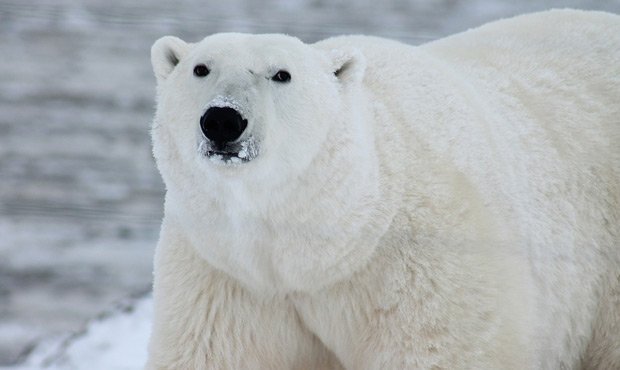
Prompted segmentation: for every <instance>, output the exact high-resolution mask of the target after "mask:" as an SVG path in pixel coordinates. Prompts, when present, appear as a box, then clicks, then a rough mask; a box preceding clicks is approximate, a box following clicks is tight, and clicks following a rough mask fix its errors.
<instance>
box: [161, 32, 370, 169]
mask: <svg viewBox="0 0 620 370" xmlns="http://www.w3.org/2000/svg"><path fill="white" fill-rule="evenodd" d="M151 60H152V64H153V69H154V72H155V76H156V78H157V84H158V109H157V114H156V118H155V124H154V129H155V132H154V133H155V135H154V139H155V141H154V145H155V154H156V156H157V157H159V156H166V157H168V156H170V155H175V156H178V157H177V158H178V160H180V161H181V162H177V161H175V162H176V163H175V166H179V165H182V164H189V165H190V166H191V167H192V168H193V170H194V171H195V170H196V168H195V166H196V165H197V163H196V162H197V161H198V164H199V166H200V169H201V170H202V171H205V172H206V173H208V174H209V175H210V176H219V175H223V174H231V173H232V174H234V176H235V177H238V176H243V175H245V174H247V173H249V172H253V174H252V175H254V176H256V174H257V173H258V172H260V173H263V174H266V175H268V177H269V178H270V179H274V178H280V179H281V180H285V179H284V177H290V176H295V175H296V172H300V171H304V169H305V168H306V166H307V165H308V164H309V163H310V162H311V161H312V159H313V158H315V157H316V155H317V152H318V151H320V150H321V147H322V146H323V144H324V143H325V141H326V136H327V135H329V134H330V131H332V130H334V129H335V130H338V127H334V126H335V124H344V123H346V122H341V120H340V117H345V116H346V112H345V110H346V108H345V107H343V102H342V95H343V89H344V88H345V85H347V84H354V83H357V82H359V80H360V79H361V76H362V73H363V69H364V62H363V60H362V59H361V57H360V55H359V53H356V52H351V51H334V52H332V53H325V52H323V51H320V50H317V49H315V48H313V47H311V46H309V45H306V44H304V43H302V42H301V41H299V40H298V39H296V38H293V37H289V36H284V35H246V34H217V35H213V36H210V37H207V38H205V39H204V40H203V41H201V42H199V43H196V44H188V43H186V42H184V41H182V40H180V39H178V38H176V37H171V36H166V37H163V38H161V39H159V40H158V41H157V42H155V44H154V45H153V47H152V52H151ZM159 130H162V131H165V132H162V133H161V135H160V133H159V132H158V131H159ZM331 133H332V134H333V132H331ZM162 135H163V136H165V137H166V138H165V140H159V139H163V138H161V137H160V136H162ZM158 160H159V158H158ZM159 164H160V165H161V163H159ZM164 176H165V175H164ZM254 180H257V179H256V178H254Z"/></svg>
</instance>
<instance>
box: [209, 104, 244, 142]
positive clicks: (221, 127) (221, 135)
mask: <svg viewBox="0 0 620 370" xmlns="http://www.w3.org/2000/svg"><path fill="white" fill-rule="evenodd" d="M247 126H248V121H247V120H245V119H243V117H242V116H241V114H239V112H237V111H236V110H234V109H233V108H229V107H211V108H209V109H207V111H206V112H205V114H203V115H202V117H201V118H200V129H201V130H202V133H203V134H204V135H205V136H206V137H207V139H209V140H211V141H213V142H214V143H215V144H216V145H223V144H226V143H229V142H232V141H235V140H237V139H238V138H239V137H240V136H241V134H242V133H243V130H245V128H246V127H247Z"/></svg>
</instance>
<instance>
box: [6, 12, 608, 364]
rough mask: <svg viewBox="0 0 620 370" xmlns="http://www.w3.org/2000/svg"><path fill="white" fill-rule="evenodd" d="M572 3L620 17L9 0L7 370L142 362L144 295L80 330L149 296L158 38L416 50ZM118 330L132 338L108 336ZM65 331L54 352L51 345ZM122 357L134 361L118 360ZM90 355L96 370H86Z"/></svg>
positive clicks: (156, 189) (156, 197)
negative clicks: (349, 43)
mask: <svg viewBox="0 0 620 370" xmlns="http://www.w3.org/2000/svg"><path fill="white" fill-rule="evenodd" d="M147 4H148V5H147ZM567 6H568V7H578V8H585V9H602V10H609V11H613V12H616V13H620V0H608V1H601V0H573V1H564V2H559V1H541V0H522V1H505V2H501V1H492V0H468V1H465V0H463V1H459V0H434V1H433V0H388V1H376V0H362V1H353V0H349V1H344V0H340V1H323V0H294V1H291V0H288V1H287V0H269V1H262V2H261V1H239V0H229V1H217V2H216V1H213V2H205V1H198V0H186V1H178V2H167V1H164V0H157V1H150V2H148V3H147V2H138V1H123V0H89V1H78V0H29V1H23V0H1V1H0V51H1V52H2V56H3V57H2V58H0V366H2V365H5V366H9V365H11V364H14V363H16V362H17V361H18V360H19V359H20V354H24V353H26V352H27V351H28V350H29V349H31V348H32V347H33V345H34V344H35V343H38V342H40V341H41V340H44V342H43V343H44V344H43V347H42V346H39V347H37V349H36V350H35V351H34V354H33V355H31V357H30V358H29V359H28V362H27V363H28V364H29V366H30V367H31V368H38V367H40V366H42V365H43V364H49V365H50V366H51V365H54V366H56V367H57V368H59V369H60V368H63V369H70V368H83V369H84V368H89V369H93V367H92V364H93V363H101V364H105V365H106V367H105V368H106V369H121V368H136V367H137V365H136V366H133V365H135V364H138V363H139V362H140V361H141V359H142V357H141V356H143V348H144V341H145V338H146V335H147V331H148V325H147V324H148V317H149V316H148V312H149V311H148V310H149V309H148V307H149V306H148V302H149V301H148V300H146V301H145V302H147V303H144V304H143V305H141V304H139V305H137V306H136V307H135V311H133V313H129V314H128V313H117V314H113V315H111V316H110V318H109V319H107V320H104V321H103V323H105V324H101V323H98V322H95V323H93V324H91V325H90V326H89V330H86V331H84V325H85V322H86V320H87V319H89V318H92V317H96V316H97V315H98V314H99V313H101V312H105V311H109V310H110V309H112V307H114V303H115V302H125V301H124V300H125V299H126V298H127V297H131V296H135V295H136V294H139V293H141V292H147V291H148V290H149V287H150V281H151V258H152V252H153V247H154V244H155V241H156V238H157V231H158V223H159V220H160V217H161V204H162V197H163V186H162V183H161V181H160V179H159V176H158V174H157V172H156V170H155V167H154V165H153V162H152V159H151V155H150V146H149V140H148V129H149V121H150V118H151V115H152V113H153V89H154V79H153V78H152V75H151V67H150V62H149V48H150V45H151V44H152V42H153V41H154V40H156V39H157V38H158V37H160V36H162V35H165V34H174V35H177V36H181V37H183V38H185V39H187V40H190V41H192V40H198V39H200V38H201V37H203V36H205V35H207V34H210V33H213V32H219V31H245V32H285V33H289V34H292V35H296V36H299V37H300V38H302V39H303V40H305V41H308V42H311V41H315V40H318V39H321V38H324V37H327V36H330V35H335V34H342V33H366V34H375V35H380V36H386V37H392V38H396V39H400V40H403V41H406V42H409V43H413V44H419V43H423V42H425V41H428V40H432V39H435V38H438V37H441V36H444V35H447V34H450V33H453V32H457V31H460V30H464V29H467V28H469V27H473V26H476V25H479V24H481V23H484V22H486V21H488V20H491V19H496V18H500V17H506V16H510V15H514V14H519V13H524V12H528V11H534V10H542V9H547V8H551V7H567ZM124 305H125V306H124V307H126V309H125V311H127V310H131V308H132V307H133V303H124ZM99 324H101V325H99ZM132 325H135V326H132ZM106 327H107V329H106ZM95 328H99V329H95ZM97 330H101V331H99V332H97ZM106 330H107V331H106ZM72 332H79V333H81V334H80V335H76V336H73V335H71V334H70V333H72ZM115 332H117V333H119V334H118V337H119V338H121V339H122V340H123V342H119V341H117V342H114V343H111V342H110V340H111V337H110V336H108V337H107V339H105V335H100V334H101V333H107V334H108V335H109V334H110V333H115ZM97 333H100V334H97ZM120 333H122V334H120ZM134 334H135V336H134ZM65 336H68V338H70V339H68V340H66V341H60V342H62V343H63V344H62V345H59V346H58V347H54V345H56V344H58V343H60V342H59V340H58V339H49V338H65ZM46 338H47V340H46ZM98 338H99V339H98ZM101 338H104V339H101ZM121 339H119V340H121ZM106 340H107V341H108V342H106ZM125 340H128V341H130V342H131V343H128V342H124V341H125ZM50 343H51V344H50ZM54 343H56V344H54ZM46 346H47V347H46ZM50 346H51V347H54V348H56V349H55V350H52V351H51V352H45V351H44V349H45V348H48V349H49V348H50ZM42 348H43V349H42ZM114 348H125V349H132V351H130V352H129V353H132V354H134V357H132V359H133V360H136V361H134V362H131V363H129V362H126V363H125V365H126V366H129V367H121V364H120V363H118V362H117V363H113V361H114V356H116V352H114ZM54 351H56V352H54ZM42 353H43V355H42ZM45 353H47V354H45ZM50 353H51V354H50ZM84 354H88V356H86V357H84V356H83V355H84ZM96 354H98V355H96ZM32 356H34V357H32ZM45 356H48V357H45ZM50 356H51V357H50ZM105 356H108V357H105ZM24 357H25V356H21V359H23V358H24ZM43 358H45V359H46V360H41V359H43ZM82 358H88V359H89V362H90V365H88V366H85V365H84V364H82V365H79V364H78V365H75V363H79V359H82ZM97 358H101V361H99V362H97V360H96V359H97ZM39 360H41V361H39ZM37 361H39V362H37ZM72 361H74V362H72ZM75 361H77V362H75ZM106 361H112V362H106ZM126 361H127V360H126ZM72 364H73V365H72ZM71 366H74V367H71ZM80 366H82V367H80Z"/></svg>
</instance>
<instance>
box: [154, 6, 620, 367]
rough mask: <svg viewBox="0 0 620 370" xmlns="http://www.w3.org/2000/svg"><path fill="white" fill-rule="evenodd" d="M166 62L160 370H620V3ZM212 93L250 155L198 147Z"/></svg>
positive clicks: (267, 43) (158, 58)
mask: <svg viewBox="0 0 620 370" xmlns="http://www.w3.org/2000/svg"><path fill="white" fill-rule="evenodd" d="M152 60H153V67H154V70H155V74H156V76H157V79H158V105H157V113H156V117H155V121H154V127H153V143H154V153H155V157H156V159H157V163H158V166H159V169H160V171H161V173H162V176H163V178H164V181H165V183H166V186H167V194H166V204H165V217H164V221H163V225H162V230H161V239H160V242H159V245H158V247H157V253H156V257H155V283H154V295H155V318H154V325H153V333H152V337H151V342H150V347H149V352H150V355H149V360H148V364H147V366H146V367H147V369H151V370H154V369H321V368H322V369H341V368H344V369H405V368H407V369H582V368H583V369H620V17H618V16H615V15H610V14H605V13H598V12H582V11H572V10H563V11H550V12H543V13H538V14H533V15H526V16H521V17H517V18H513V19H509V20H502V21H498V22H494V23H491V24H488V25H485V26H482V27H480V28H478V29H474V30H471V31H467V32H464V33H462V34H458V35H455V36H452V37H449V38H446V39H443V40H439V41H436V42H432V43H429V44H426V45H423V46H421V47H412V46H408V45H404V44H401V43H398V42H394V41H389V40H384V39H379V38H371V37H364V36H345V37H337V38H332V39H328V40H325V41H321V42H319V43H317V44H314V45H305V44H303V43H301V42H300V41H298V40H297V39H294V38H292V37H288V36H282V35H256V36H253V35H243V34H218V35H214V36H210V37H207V38H206V39H204V40H203V41H201V42H199V43H197V44H187V43H185V42H183V41H181V40H179V39H176V38H173V37H165V38H163V39H161V40H159V41H158V42H156V43H155V45H154V46H153V51H152ZM197 63H206V64H207V65H208V66H209V67H210V70H211V73H210V74H209V75H208V76H207V77H205V78H202V79H199V78H196V77H194V76H193V75H192V69H193V67H194V65H196V64H197ZM279 69H287V70H288V71H289V72H290V73H291V76H292V78H291V81H290V83H288V84H282V83H277V82H274V81H271V80H270V79H269V77H270V76H271V75H272V74H273V73H275V72H276V71H277V70H279ZM263 77H264V78H263ZM216 96H227V97H232V98H234V99H236V101H238V102H240V106H242V107H243V110H244V115H245V116H246V118H247V119H248V122H249V123H248V129H247V130H246V131H247V134H248V135H249V134H253V135H256V136H257V137H258V138H260V140H259V143H260V144H259V149H260V150H259V154H258V156H257V157H256V158H255V159H254V160H252V161H250V162H248V163H243V164H239V165H232V164H228V165H227V164H221V163H220V164H218V163H214V162H213V161H210V160H209V159H208V158H205V157H204V156H203V155H201V154H200V152H199V151H198V150H197V143H198V142H199V141H200V140H201V138H200V132H199V130H198V120H199V118H200V116H201V114H202V113H203V112H204V107H205V106H206V104H207V103H208V102H209V101H211V100H212V99H214V97H216ZM244 135H245V134H244Z"/></svg>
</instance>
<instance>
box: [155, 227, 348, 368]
mask: <svg viewBox="0 0 620 370" xmlns="http://www.w3.org/2000/svg"><path fill="white" fill-rule="evenodd" d="M154 300H155V314H154V322H153V332H152V334H151V339H150V344H149V357H148V362H147V365H146V369H147V370H163V369H166V370H198V369H287V370H288V369H334V368H335V369H337V368H339V367H340V366H339V365H338V362H337V361H336V360H335V359H334V357H333V355H331V354H330V352H329V351H327V350H326V349H325V348H324V347H323V346H322V344H321V343H320V342H319V341H318V339H316V337H315V336H313V335H312V334H311V333H309V332H308V331H307V330H306V329H305V328H304V327H303V326H302V325H301V323H300V321H299V318H298V316H297V314H296V313H295V311H294V310H293V309H292V307H291V305H290V303H289V302H288V301H287V299H286V298H284V297H280V298H269V299H260V298H257V297H255V296H253V295H252V294H250V293H249V292H248V291H247V290H245V289H244V288H243V287H241V286H240V285H239V284H238V283H237V282H236V281H235V280H233V279H232V278H230V277H228V276H227V275H225V274H224V273H222V272H220V271H216V270H215V269H213V268H212V267H211V266H209V265H208V264H207V263H206V261H204V260H203V259H202V258H200V257H199V256H198V255H197V253H196V252H195V251H194V249H193V248H192V247H191V246H190V245H189V244H188V243H187V242H186V240H184V238H183V236H182V235H181V233H180V232H179V230H178V229H177V228H176V227H174V226H172V225H171V224H170V222H168V223H166V222H165V221H164V226H163V227H162V232H161V236H160V241H159V243H158V246H157V252H156V256H155V282H154Z"/></svg>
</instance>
